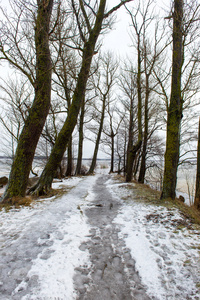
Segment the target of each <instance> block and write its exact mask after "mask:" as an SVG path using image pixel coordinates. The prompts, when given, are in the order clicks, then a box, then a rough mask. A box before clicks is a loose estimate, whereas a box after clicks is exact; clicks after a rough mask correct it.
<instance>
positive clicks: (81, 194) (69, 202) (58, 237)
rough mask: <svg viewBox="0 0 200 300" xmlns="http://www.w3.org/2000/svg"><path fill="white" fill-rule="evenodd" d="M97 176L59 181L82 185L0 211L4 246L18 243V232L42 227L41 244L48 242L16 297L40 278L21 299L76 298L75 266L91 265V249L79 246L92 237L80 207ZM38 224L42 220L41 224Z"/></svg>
mask: <svg viewBox="0 0 200 300" xmlns="http://www.w3.org/2000/svg"><path fill="white" fill-rule="evenodd" d="M95 180H96V178H95V177H90V178H85V179H82V178H71V179H67V180H64V181H63V182H56V183H54V184H53V187H54V188H59V187H63V186H65V187H72V186H74V187H75V186H76V185H78V187H77V188H76V187H75V188H73V189H72V191H70V192H69V193H68V194H67V196H66V195H63V196H62V197H61V198H59V199H57V200H55V197H52V198H48V199H43V201H42V202H38V203H36V204H35V205H34V206H33V207H32V208H27V207H24V208H21V209H18V210H16V209H12V210H10V211H9V212H8V213H6V212H5V211H1V212H0V220H1V223H0V236H1V242H2V243H1V248H2V247H6V246H11V244H13V243H15V240H14V239H13V237H14V236H16V237H17V238H18V239H20V238H21V239H22V238H23V236H24V235H25V233H26V232H27V231H28V230H30V233H29V234H30V235H31V234H32V235H33V236H34V235H35V234H36V233H35V231H37V230H38V231H39V233H37V234H38V236H40V237H37V244H38V245H39V246H43V245H44V246H48V247H43V250H42V251H41V252H39V253H38V255H37V257H36V259H33V260H32V267H31V268H30V270H29V272H28V275H27V277H26V278H25V279H24V280H23V281H22V282H21V283H20V284H19V285H18V286H17V287H16V288H15V290H14V291H13V292H12V297H14V296H16V295H17V294H18V292H20V291H23V290H26V288H27V283H28V282H31V281H34V280H37V282H39V286H40V289H39V290H38V289H36V288H33V289H32V290H31V291H29V293H27V294H26V295H25V296H24V297H22V298H20V299H23V300H30V299H51V298H53V299H54V298H56V297H57V298H58V299H73V297H74V296H73V295H74V293H75V291H74V287H73V275H74V272H75V268H76V267H78V266H80V265H84V264H88V266H89V254H88V251H84V252H83V251H81V250H80V249H79V246H80V245H81V243H82V242H83V241H86V240H87V239H88V237H87V236H88V234H89V229H90V228H89V226H88V224H87V220H86V217H84V215H83V214H81V212H80V210H79V209H78V207H79V206H80V205H83V203H84V202H85V203H87V200H85V198H86V197H87V196H88V191H90V188H91V187H92V184H93V182H94V181H95ZM54 212H55V214H54ZM36 224H39V228H37V227H36ZM31 229H32V230H31ZM18 251H23V249H21V250H19V249H18ZM22 255H23V253H22ZM12 297H11V298H10V299H13V298H12ZM57 298H56V299H57Z"/></svg>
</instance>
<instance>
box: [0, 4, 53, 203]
mask: <svg viewBox="0 0 200 300" xmlns="http://www.w3.org/2000/svg"><path fill="white" fill-rule="evenodd" d="M37 3H38V11H37V19H36V24H35V25H36V26H35V47H36V82H35V99H34V101H33V105H32V107H31V109H30V111H29V115H28V117H27V119H26V120H25V124H24V127H23V130H22V133H21V135H20V138H19V141H18V145H17V149H16V153H15V157H14V160H13V164H12V167H11V172H10V177H9V183H8V186H7V189H6V191H5V193H4V195H3V197H2V200H3V202H9V201H10V200H9V199H10V198H11V197H13V196H22V197H23V196H25V193H26V188H27V184H28V177H29V173H30V170H31V167H32V162H33V158H34V154H35V149H36V146H37V143H38V140H39V138H40V135H41V132H42V129H43V127H44V124H45V121H46V117H47V115H48V112H49V108H50V98H51V68H52V66H51V55H50V50H49V23H50V18H51V12H52V7H53V0H49V1H46V3H45V4H44V1H37Z"/></svg>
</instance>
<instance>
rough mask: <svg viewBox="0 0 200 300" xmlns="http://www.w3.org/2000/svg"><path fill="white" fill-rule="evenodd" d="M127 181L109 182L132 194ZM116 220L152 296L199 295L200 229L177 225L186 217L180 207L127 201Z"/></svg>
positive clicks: (119, 193) (116, 190)
mask: <svg viewBox="0 0 200 300" xmlns="http://www.w3.org/2000/svg"><path fill="white" fill-rule="evenodd" d="M125 185H126V186H127V184H116V183H115V184H114V182H112V181H111V182H109V183H108V186H109V188H110V189H111V190H112V193H113V194H114V195H115V196H117V197H119V198H120V197H124V196H126V197H127V196H130V194H131V192H130V191H128V190H127V189H126V188H125ZM123 186H124V188H123ZM114 222H115V223H116V224H118V225H119V228H120V232H119V236H120V238H122V239H124V240H125V242H126V246H127V247H128V248H129V249H130V250H131V254H132V257H133V258H134V259H135V261H136V268H137V271H138V272H139V274H140V276H141V278H142V283H143V284H144V285H146V286H147V291H148V294H149V296H150V297H151V299H159V300H163V299H180V300H182V299H199V297H200V294H199V292H198V291H197V287H196V284H195V283H199V279H200V277H199V276H200V272H199V271H200V264H199V263H200V256H199V246H200V242H199V235H200V231H197V230H196V231H195V230H189V229H187V228H184V229H182V230H181V229H178V228H179V227H178V228H177V226H175V225H177V224H182V222H183V218H182V216H181V215H180V213H179V212H178V210H177V209H170V210H169V209H167V208H165V207H162V206H160V207H156V206H153V205H146V204H144V203H140V202H136V201H131V202H126V203H125V204H124V205H123V207H122V209H121V211H120V213H119V214H118V216H117V218H116V219H115V221H114ZM196 297H198V298H196Z"/></svg>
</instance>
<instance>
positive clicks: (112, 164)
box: [110, 130, 115, 173]
mask: <svg viewBox="0 0 200 300" xmlns="http://www.w3.org/2000/svg"><path fill="white" fill-rule="evenodd" d="M114 139H115V134H114V132H113V130H112V132H111V161H110V173H113V172H114V155H115V140H114Z"/></svg>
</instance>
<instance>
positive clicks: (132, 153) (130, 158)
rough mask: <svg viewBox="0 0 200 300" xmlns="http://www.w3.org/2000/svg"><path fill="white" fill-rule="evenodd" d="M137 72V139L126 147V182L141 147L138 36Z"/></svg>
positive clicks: (131, 172)
mask: <svg viewBox="0 0 200 300" xmlns="http://www.w3.org/2000/svg"><path fill="white" fill-rule="evenodd" d="M137 54H138V57H137V58H138V71H137V95H138V139H137V143H136V144H135V145H131V142H130V143H129V146H128V151H127V165H126V182H130V181H131V180H132V177H133V164H134V160H135V157H136V154H137V151H138V150H139V149H140V148H141V145H142V91H141V50H140V36H139V35H138V45H137Z"/></svg>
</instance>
